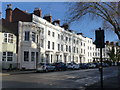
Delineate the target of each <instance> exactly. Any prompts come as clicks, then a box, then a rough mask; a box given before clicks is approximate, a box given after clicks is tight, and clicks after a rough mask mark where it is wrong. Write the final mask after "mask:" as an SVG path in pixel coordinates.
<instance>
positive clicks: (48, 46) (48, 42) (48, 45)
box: [48, 41, 50, 49]
mask: <svg viewBox="0 0 120 90" xmlns="http://www.w3.org/2000/svg"><path fill="white" fill-rule="evenodd" d="M48 49H50V41H48Z"/></svg>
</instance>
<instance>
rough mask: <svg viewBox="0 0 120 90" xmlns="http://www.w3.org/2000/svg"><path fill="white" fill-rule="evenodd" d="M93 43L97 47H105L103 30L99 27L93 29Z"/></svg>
mask: <svg viewBox="0 0 120 90" xmlns="http://www.w3.org/2000/svg"><path fill="white" fill-rule="evenodd" d="M95 38H96V40H95V45H96V47H97V48H100V47H101V48H104V47H105V43H104V41H105V40H104V30H101V28H99V30H96V31H95Z"/></svg>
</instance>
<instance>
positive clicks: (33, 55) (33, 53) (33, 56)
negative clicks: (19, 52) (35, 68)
mask: <svg viewBox="0 0 120 90" xmlns="http://www.w3.org/2000/svg"><path fill="white" fill-rule="evenodd" d="M34 59H35V52H31V61H34Z"/></svg>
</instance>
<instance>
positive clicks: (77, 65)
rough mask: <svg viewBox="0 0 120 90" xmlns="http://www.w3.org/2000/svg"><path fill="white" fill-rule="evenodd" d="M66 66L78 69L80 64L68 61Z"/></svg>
mask: <svg viewBox="0 0 120 90" xmlns="http://www.w3.org/2000/svg"><path fill="white" fill-rule="evenodd" d="M67 68H68V69H80V65H79V64H76V63H68V65H67Z"/></svg>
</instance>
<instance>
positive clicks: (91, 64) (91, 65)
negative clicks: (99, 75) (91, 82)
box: [88, 63, 96, 68]
mask: <svg viewBox="0 0 120 90" xmlns="http://www.w3.org/2000/svg"><path fill="white" fill-rule="evenodd" d="M88 66H89V68H95V67H96V65H95V64H94V63H88Z"/></svg>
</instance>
